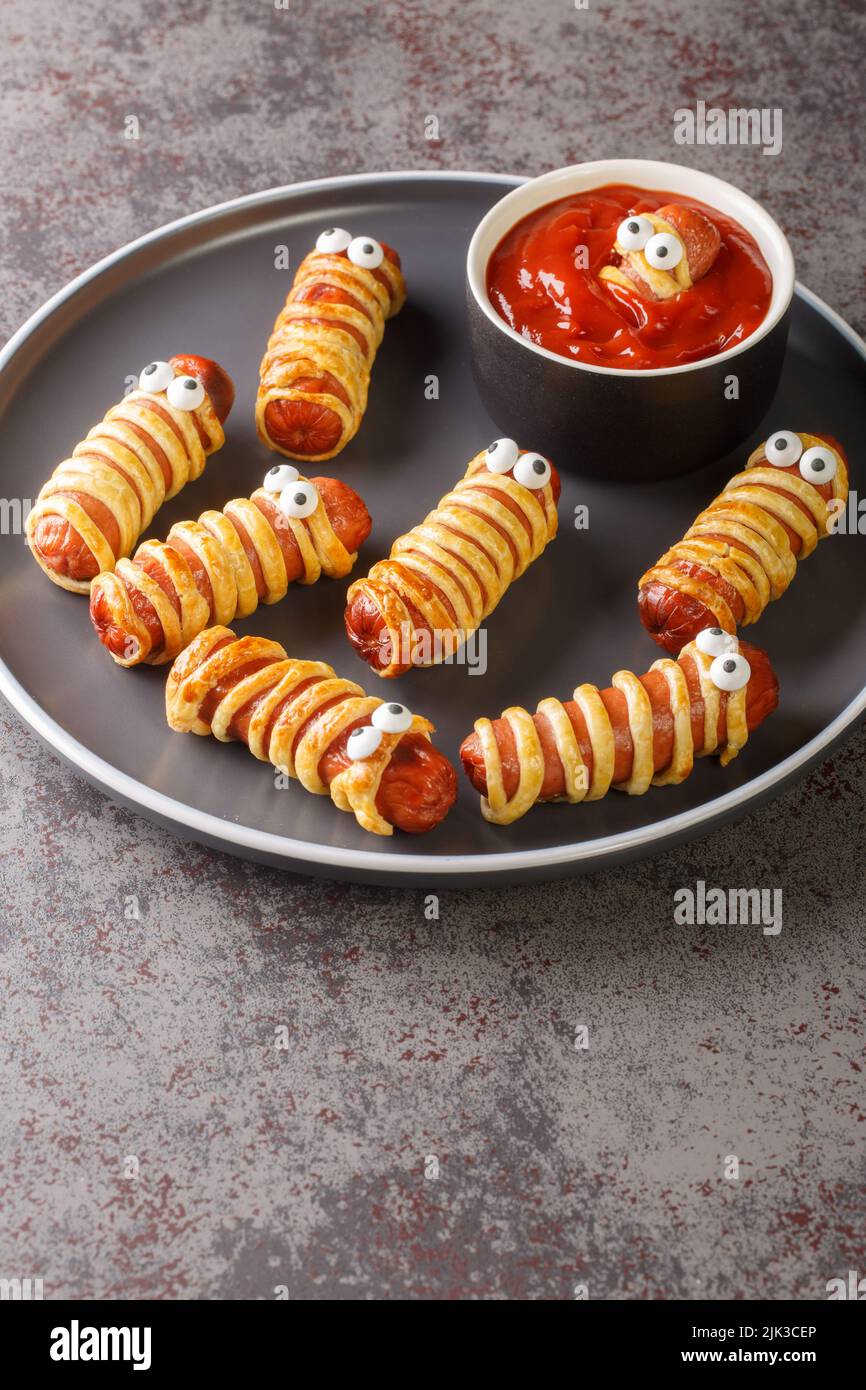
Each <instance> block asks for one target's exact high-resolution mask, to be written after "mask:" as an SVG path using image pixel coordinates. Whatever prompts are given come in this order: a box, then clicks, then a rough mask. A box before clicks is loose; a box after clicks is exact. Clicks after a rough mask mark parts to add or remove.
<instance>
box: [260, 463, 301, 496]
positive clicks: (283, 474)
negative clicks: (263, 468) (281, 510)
mask: <svg viewBox="0 0 866 1390" xmlns="http://www.w3.org/2000/svg"><path fill="white" fill-rule="evenodd" d="M299 477H300V474H299V473H298V470H297V468H295V467H294V465H293V464H291V463H278V464H275V466H274V467H273V468H269V469H268V471H267V473H266V474H265V476H264V479H263V481H262V487H263V488H264V490H265V492H282V490H283V488H284V487H288V486H289V484H290V483H295V482H297V480H298V478H299Z"/></svg>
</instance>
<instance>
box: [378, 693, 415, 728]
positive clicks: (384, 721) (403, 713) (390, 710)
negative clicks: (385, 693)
mask: <svg viewBox="0 0 866 1390" xmlns="http://www.w3.org/2000/svg"><path fill="white" fill-rule="evenodd" d="M370 719H371V722H372V723H373V725H374V726H375V728H377V729H381V730H382V733H383V734H405V732H406V730H407V729H411V727H412V711H411V710H410V709H407V708H406V706H405V705H400V704H398V703H397V701H396V700H394V701H392V702H391V703H390V704H387V705H379V706H378V707H377V708H376V709H374V710H373V713H372V714H371V715H370Z"/></svg>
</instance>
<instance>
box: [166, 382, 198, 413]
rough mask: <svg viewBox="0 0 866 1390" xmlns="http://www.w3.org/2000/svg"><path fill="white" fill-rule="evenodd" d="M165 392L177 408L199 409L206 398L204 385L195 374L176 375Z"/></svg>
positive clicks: (169, 400) (169, 401) (170, 403)
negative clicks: (197, 379)
mask: <svg viewBox="0 0 866 1390" xmlns="http://www.w3.org/2000/svg"><path fill="white" fill-rule="evenodd" d="M165 394H166V396H167V397H168V403H169V405H173V406H174V408H175V410H197V409H198V407H199V406H200V405H201V403H202V401H203V400H204V387H203V386H202V384H201V382H200V381H196V379H195V377H194V376H176V377H175V378H174V381H170V382H169V383H168V387H167V389H166V393H165Z"/></svg>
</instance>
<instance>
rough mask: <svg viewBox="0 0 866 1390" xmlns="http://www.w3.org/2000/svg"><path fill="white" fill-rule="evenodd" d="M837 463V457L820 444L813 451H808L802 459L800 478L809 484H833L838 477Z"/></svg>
mask: <svg viewBox="0 0 866 1390" xmlns="http://www.w3.org/2000/svg"><path fill="white" fill-rule="evenodd" d="M836 469H837V463H836V459H835V456H834V455H833V453H832V452H831V450H830V449H823V448H822V447H821V445H820V444H815V445H814V446H813V447H812V448H811V449H807V450H806V452H805V454H804V455H803V457H802V458H801V459H800V477H801V478H805V480H806V482H807V483H817V484H818V486H819V487H820V485H821V483H832V481H833V479H834V478H835V476H836Z"/></svg>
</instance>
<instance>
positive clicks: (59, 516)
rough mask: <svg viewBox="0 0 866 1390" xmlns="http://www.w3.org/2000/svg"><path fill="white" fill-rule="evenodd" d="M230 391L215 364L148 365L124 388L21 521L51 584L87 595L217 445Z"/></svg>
mask: <svg viewBox="0 0 866 1390" xmlns="http://www.w3.org/2000/svg"><path fill="white" fill-rule="evenodd" d="M233 400H234V387H233V385H232V382H231V379H230V378H229V377H228V376H227V375H226V373H225V372H224V371H223V369H222V367H220V366H218V365H217V363H216V362H211V361H210V360H209V359H208V358H205V357H191V356H181V357H172V358H171V360H170V361H169V362H151V363H150V365H149V366H147V367H145V369H144V371H143V372H142V373H141V376H140V377H139V381H138V388H137V390H134V391H131V392H130V394H129V395H128V396H125V397H124V399H123V400H122V401H121V402H120V403H119V404H118V405H114V406H112V407H111V409H110V410H109V412H108V414H107V415H106V416H105V419H104V420H103V421H102V422H101V423H100V424H98V425H95V426H94V427H93V429H92V430H91V431H90V433H89V434H88V436H87V438H86V439H84V440H82V442H81V443H80V444H76V446H75V448H74V449H73V451H72V457H71V458H68V459H65V460H64V461H63V463H59V464H58V465H57V467H56V468H55V470H54V472H53V473H52V475H51V477H50V478H49V480H48V482H47V483H46V484H45V486H44V487H43V488H42V490H41V492H40V493H39V496H38V497H37V499H36V503H35V505H34V507H33V509H32V511H31V512H30V514H29V515H28V517H27V522H26V528H25V529H26V534H27V541H28V544H29V546H30V549H31V550H32V552H33V555H34V556H35V558H36V560H37V562H38V564H39V565H40V566H41V568H42V569H43V570H44V571H45V573H46V574H47V575H48V578H49V579H51V580H52V581H53V582H54V583H55V584H59V585H60V586H61V587H62V588H64V589H70V590H71V591H72V592H73V593H78V594H86V593H88V592H89V589H90V583H91V580H92V579H94V578H95V576H96V575H97V574H99V573H100V571H103V570H112V569H114V566H115V564H116V563H117V561H118V559H119V558H120V557H121V556H123V555H129V554H130V552H131V550H132V548H133V546H134V545H135V542H136V541H137V540H138V538H139V536H140V535H141V534H142V532H143V531H145V530H146V529H147V527H148V526H149V525H150V523H151V521H152V520H153V517H154V515H155V513H156V512H157V510H158V509H159V508H160V507H161V506H162V504H163V502H165V501H166V500H167V499H168V498H170V497H174V496H175V495H176V493H178V492H180V490H181V488H182V487H184V485H185V484H186V483H188V482H190V481H191V480H192V479H194V478H198V477H199V475H200V474H201V472H202V470H203V469H204V466H205V460H206V459H207V457H208V455H209V454H212V453H214V452H215V451H216V450H217V449H219V448H221V447H222V444H223V442H224V440H225V435H224V434H223V423H224V421H225V419H226V417H227V415H228V413H229V411H230V410H231V407H232V402H233Z"/></svg>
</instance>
